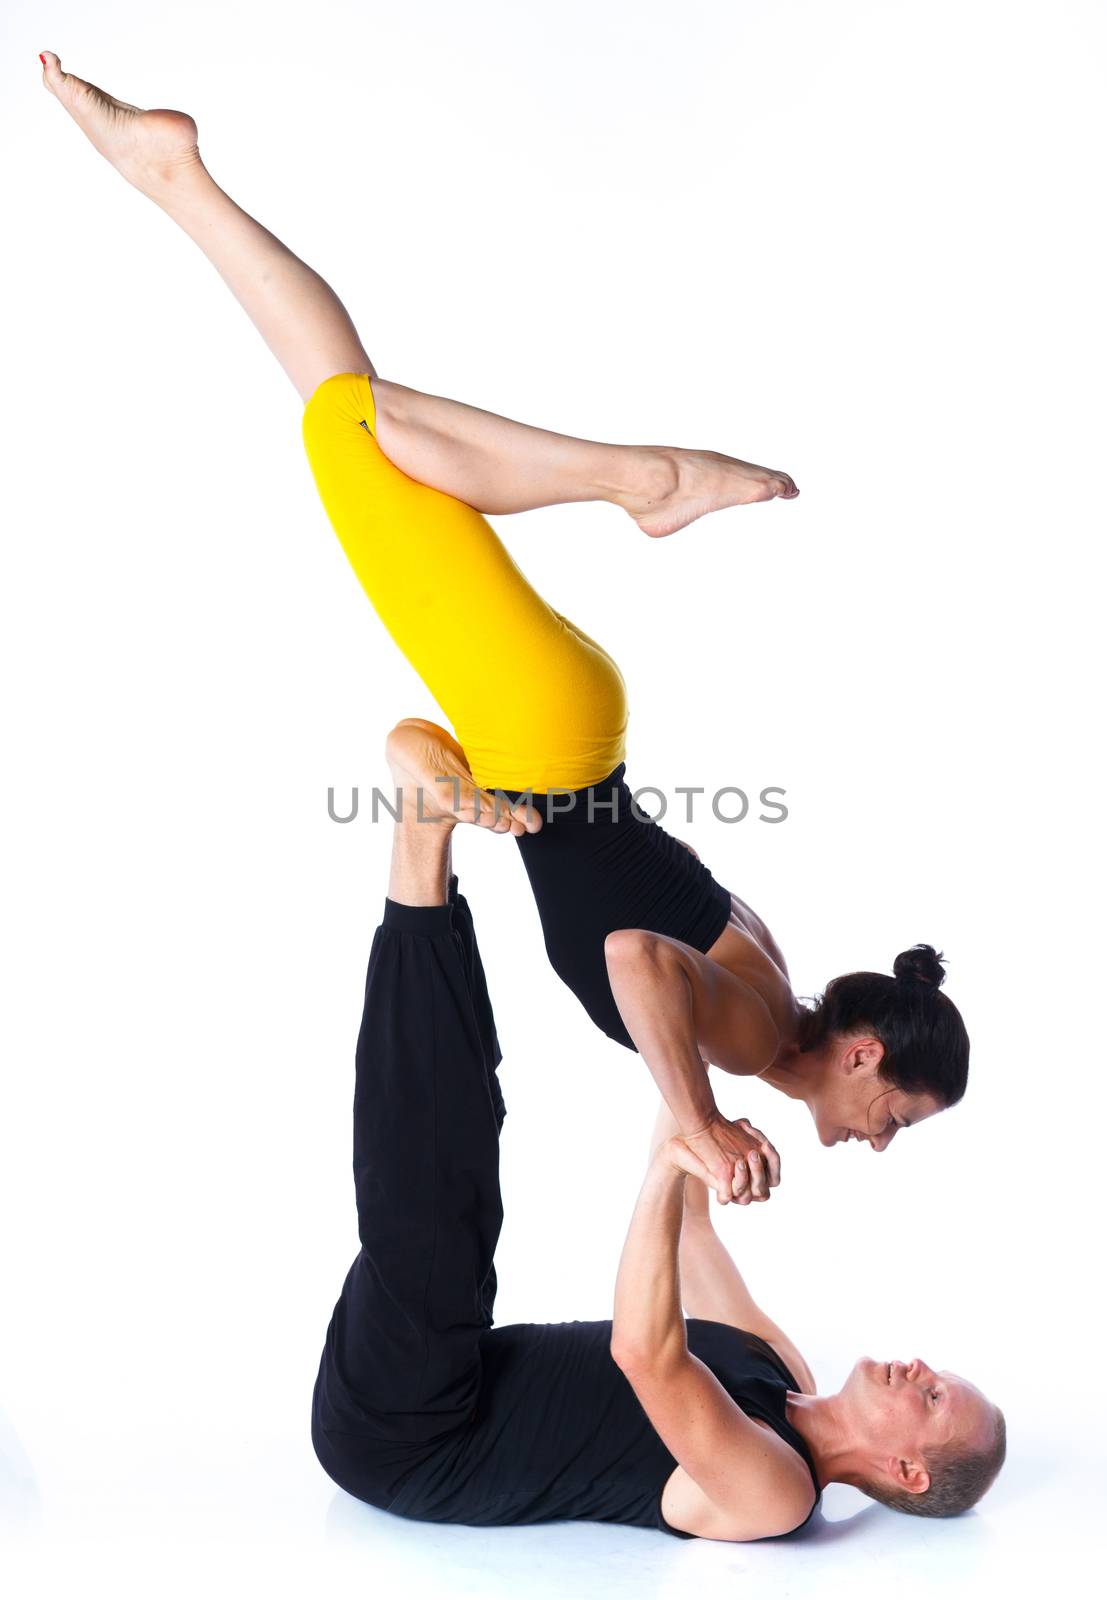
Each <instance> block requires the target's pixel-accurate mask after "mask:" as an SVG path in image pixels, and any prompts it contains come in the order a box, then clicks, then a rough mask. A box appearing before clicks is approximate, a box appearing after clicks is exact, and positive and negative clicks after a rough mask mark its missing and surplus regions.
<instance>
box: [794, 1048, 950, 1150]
mask: <svg viewBox="0 0 1107 1600" xmlns="http://www.w3.org/2000/svg"><path fill="white" fill-rule="evenodd" d="M883 1059H884V1046H883V1045H882V1044H881V1042H880V1040H879V1039H873V1038H866V1037H856V1038H850V1039H838V1040H835V1041H834V1042H833V1044H832V1046H831V1049H830V1052H829V1061H828V1064H827V1068H826V1071H825V1073H824V1074H823V1077H822V1079H821V1081H820V1082H819V1084H818V1087H817V1089H816V1091H815V1093H814V1094H813V1095H812V1097H811V1098H810V1100H809V1101H808V1107H809V1109H810V1111H811V1115H812V1116H813V1117H814V1119H815V1127H816V1128H817V1129H818V1134H819V1139H820V1141H821V1142H822V1143H823V1144H825V1145H832V1144H845V1143H846V1142H847V1141H848V1140H850V1139H857V1140H860V1141H861V1142H862V1143H864V1144H869V1145H871V1146H872V1148H873V1149H874V1150H887V1148H888V1146H889V1145H890V1144H891V1142H892V1140H893V1139H894V1138H895V1136H896V1134H897V1133H898V1132H899V1131H900V1129H901V1128H911V1127H914V1125H915V1124H916V1123H917V1122H924V1121H925V1120H926V1118H927V1117H933V1116H935V1115H936V1114H937V1113H938V1112H939V1111H943V1110H944V1109H945V1107H944V1106H942V1105H941V1104H940V1103H939V1101H938V1100H936V1099H935V1098H934V1096H933V1095H930V1094H908V1093H906V1091H905V1090H903V1089H897V1088H896V1087H895V1085H894V1084H891V1083H889V1082H888V1081H887V1080H886V1079H885V1078H882V1077H881V1076H880V1064H881V1062H882V1060H883Z"/></svg>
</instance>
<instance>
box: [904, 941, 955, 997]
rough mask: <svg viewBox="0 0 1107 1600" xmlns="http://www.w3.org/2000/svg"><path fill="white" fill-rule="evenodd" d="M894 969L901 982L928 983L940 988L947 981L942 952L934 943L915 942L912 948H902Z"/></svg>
mask: <svg viewBox="0 0 1107 1600" xmlns="http://www.w3.org/2000/svg"><path fill="white" fill-rule="evenodd" d="M892 971H893V972H894V973H895V975H896V977H897V978H898V979H899V980H900V982H901V983H928V984H930V986H931V988H934V989H940V988H941V986H942V984H943V983H944V982H945V977H946V974H945V968H944V966H943V962H942V953H941V951H940V950H935V948H934V946H933V945H932V944H915V945H912V946H911V948H910V950H901V951H900V953H899V955H898V956H897V957H896V959H895V961H894V962H893V963H892Z"/></svg>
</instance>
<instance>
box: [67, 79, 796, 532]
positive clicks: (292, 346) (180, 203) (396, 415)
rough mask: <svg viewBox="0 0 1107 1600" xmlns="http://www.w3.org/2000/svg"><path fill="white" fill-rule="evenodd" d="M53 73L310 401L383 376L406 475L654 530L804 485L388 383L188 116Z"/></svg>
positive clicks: (395, 446)
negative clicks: (593, 510) (237, 192)
mask: <svg viewBox="0 0 1107 1600" xmlns="http://www.w3.org/2000/svg"><path fill="white" fill-rule="evenodd" d="M43 77H44V82H45V85H46V87H47V89H49V90H50V92H51V93H52V94H53V95H54V96H55V97H56V98H57V99H58V100H59V101H60V102H61V104H62V105H63V106H64V107H65V109H66V110H67V111H68V112H69V114H70V116H72V117H73V119H74V121H75V122H76V123H77V124H78V126H79V127H81V129H82V130H83V131H84V133H85V134H86V135H87V137H88V138H89V139H90V140H91V142H92V144H93V145H94V146H95V148H96V149H97V150H98V151H99V152H100V154H101V155H102V156H104V157H105V158H106V159H107V160H108V161H110V162H111V163H112V165H113V166H114V167H115V168H116V169H117V170H118V171H119V172H120V173H121V175H122V176H123V177H124V178H126V180H127V181H128V183H130V184H132V185H133V186H134V187H135V188H136V189H138V190H139V191H140V192H141V193H142V194H145V195H146V196H147V197H148V198H149V199H151V200H153V201H154V203H155V204H156V205H157V206H159V207H160V208H161V210H163V211H164V212H165V213H166V215H167V216H169V217H171V218H172V219H173V221H174V222H176V223H177V224H178V225H179V226H180V227H181V228H183V229H184V231H185V233H187V234H188V236H189V238H190V239H192V240H193V241H194V242H195V243H196V244H197V245H199V247H200V249H201V250H202V251H203V252H204V254H205V255H206V256H207V258H208V260H209V261H210V262H211V263H212V265H213V266H214V267H215V269H216V271H217V272H218V273H219V275H220V276H221V277H222V279H223V281H224V282H225V283H226V285H227V287H228V288H229V289H230V290H231V293H232V294H233V295H234V296H235V298H236V299H237V300H238V302H239V304H240V305H241V306H242V308H243V310H244V311H245V312H246V314H247V316H249V318H250V320H251V321H252V322H253V323H254V326H255V327H256V328H257V330H258V332H259V333H260V334H261V336H262V338H263V339H264V340H265V342H266V344H268V346H269V348H270V349H271V350H272V352H273V354H274V355H275V356H276V358H277V360H278V361H279V362H280V364H281V366H282V367H283V368H284V370H285V372H286V373H287V374H288V376H289V378H290V379H291V380H292V383H293V384H294V385H295V388H296V390H297V392H298V393H299V395H300V398H301V399H302V400H304V401H305V402H306V401H307V400H308V399H309V397H310V396H311V395H312V393H313V392H314V391H315V389H316V388H317V387H318V385H319V384H320V383H322V382H323V381H324V379H326V378H328V377H331V376H333V375H334V374H336V373H342V372H348V373H364V374H366V375H367V376H368V377H371V378H373V379H374V380H375V387H374V394H375V399H376V407H377V412H378V422H377V428H378V433H377V437H378V441H379V443H380V447H381V449H382V451H383V452H384V454H385V455H386V456H388V458H389V459H390V460H391V461H393V462H394V463H395V464H396V465H397V466H398V467H399V468H400V469H401V471H403V472H405V473H407V474H408V476H409V477H412V478H416V479H418V481H419V482H421V483H425V484H429V485H430V486H431V487H432V488H435V489H440V490H442V492H443V493H445V494H449V495H453V496H454V497H455V498H457V499H459V500H463V501H465V502H466V503H467V504H468V505H472V506H475V507H476V509H477V510H479V511H484V512H487V513H490V514H491V513H506V512H513V511H525V510H529V509H531V508H533V507H536V506H547V505H556V504H559V503H561V502H563V501H571V500H609V501H611V502H612V504H614V505H618V506H621V507H622V508H623V510H625V511H626V512H627V513H628V514H629V515H630V516H632V517H633V518H634V519H635V520H636V521H637V522H638V525H639V526H640V527H641V528H642V529H643V531H644V532H647V533H650V534H653V535H661V534H666V533H671V532H674V531H675V529H676V528H677V527H683V526H684V525H685V523H687V522H691V521H692V520H694V518H695V517H699V516H702V515H703V514H704V513H705V512H707V511H714V510H718V509H720V508H721V507H722V506H730V505H742V504H746V503H748V502H750V501H754V500H771V499H773V498H774V497H776V496H783V497H788V498H790V497H791V496H793V495H794V494H795V493H796V492H797V491H796V487H795V484H794V483H793V482H792V480H791V478H789V477H788V475H787V474H786V473H782V472H776V471H772V470H770V469H769V468H766V467H758V466H755V465H754V464H753V463H751V462H747V461H740V460H736V459H735V458H733V457H730V456H723V455H719V454H717V453H716V452H714V451H695V450H683V449H677V448H674V447H669V446H654V445H645V446H639V445H619V444H603V443H599V442H597V441H596V440H592V439H577V438H574V437H572V436H570V435H567V434H562V433H554V432H551V431H550V430H549V429H546V428H534V427H530V426H529V425H528V424H526V423H521V422H515V421H513V420H511V419H510V418H508V417H501V416H498V415H496V414H495V413H494V412H490V411H483V410H481V409H479V408H478V407H476V406H467V405H464V404H462V403H461V402H460V401H457V400H448V399H445V398H443V397H441V396H438V395H428V394H423V393H421V392H420V391H419V390H417V389H408V388H406V387H405V386H404V385H403V384H397V383H389V382H387V381H385V380H383V379H377V377H376V373H375V372H374V369H373V365H372V363H371V362H370V360H369V357H368V355H367V354H366V352H365V348H364V346H363V345H362V343H361V340H360V338H359V336H358V333H357V329H356V328H355V327H354V325H353V322H352V320H351V318H350V315H349V313H348V312H347V310H346V308H345V306H344V305H343V304H342V302H341V301H340V300H339V298H338V296H337V295H336V294H335V293H334V291H333V289H331V287H330V286H329V285H328V284H327V283H326V282H325V281H324V280H323V279H322V278H321V277H320V276H319V274H318V273H316V272H315V271H313V270H312V268H311V267H309V266H308V265H307V264H306V263H305V262H303V261H301V260H300V258H299V257H298V256H295V255H293V253H292V251H291V250H289V249H288V248H287V247H286V246H285V245H284V244H282V242H281V241H280V240H279V239H278V238H276V237H275V235H273V234H272V233H270V232H269V230H268V229H267V228H264V227H263V226H262V225H261V223H260V222H258V221H256V220H255V219H254V218H253V217H251V216H250V215H249V214H248V213H247V212H245V211H243V210H242V209H241V207H240V206H238V205H237V204H236V203H235V201H233V200H232V199H231V197H230V196H229V195H228V194H227V193H226V192H225V191H224V190H223V189H221V188H220V187H219V185H218V184H217V183H216V182H215V180H214V178H213V177H212V176H211V174H210V173H209V172H208V170H207V168H206V167H205V165H204V163H203V161H202V159H201V157H200V150H199V145H198V143H197V140H198V134H197V129H196V124H195V122H194V121H193V120H192V118H191V117H190V116H188V115H187V113H184V112H179V111H164V110H156V111H143V110H141V109H140V108H139V107H137V106H132V105H130V104H128V103H127V102H125V101H119V100H115V99H113V98H112V97H111V96H110V95H107V94H105V92H104V91H103V90H101V89H98V88H97V87H96V86H95V85H94V84H90V83H87V82H86V81H85V80H83V79H81V78H77V77H75V76H74V75H73V74H72V73H67V72H63V71H62V68H61V62H60V61H59V59H58V57H57V56H56V55H55V54H54V53H53V52H52V51H46V52H45V53H44V55H43Z"/></svg>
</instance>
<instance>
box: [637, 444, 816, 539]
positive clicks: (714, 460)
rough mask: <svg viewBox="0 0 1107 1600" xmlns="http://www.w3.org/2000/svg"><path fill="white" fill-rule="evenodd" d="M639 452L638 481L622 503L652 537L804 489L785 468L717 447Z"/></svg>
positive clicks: (792, 496) (651, 448)
mask: <svg viewBox="0 0 1107 1600" xmlns="http://www.w3.org/2000/svg"><path fill="white" fill-rule="evenodd" d="M637 456H638V459H637V461H636V463H635V466H636V474H635V475H636V477H637V478H638V481H637V482H636V483H635V485H634V488H633V489H632V490H631V491H630V492H628V493H627V494H625V495H622V496H620V497H619V500H618V503H619V504H620V505H621V506H622V508H623V510H624V511H626V512H627V513H628V514H629V515H630V516H631V517H633V518H634V521H635V522H636V523H637V524H638V526H639V527H640V528H641V530H642V532H643V533H648V534H649V536H650V538H651V539H663V538H664V537H665V536H666V535H667V534H670V533H676V531H677V529H678V528H686V527H687V526H688V524H689V523H690V522H695V520H696V518H697V517H703V516H706V515H707V513H708V512H709V511H721V510H722V509H723V508H724V507H725V506H746V505H751V504H753V502H754V501H757V500H776V499H780V500H794V499H795V497H796V496H797V495H798V494H799V490H798V489H797V488H796V486H795V484H794V483H793V481H792V479H791V478H790V477H789V476H788V474H787V473H786V472H773V471H770V469H769V468H768V467H757V466H754V464H753V463H752V462H750V461H737V460H735V458H734V457H733V456H722V455H719V454H717V453H716V452H715V451H714V450H681V449H678V448H661V447H656V446H646V447H645V448H644V449H642V450H641V451H639V452H637Z"/></svg>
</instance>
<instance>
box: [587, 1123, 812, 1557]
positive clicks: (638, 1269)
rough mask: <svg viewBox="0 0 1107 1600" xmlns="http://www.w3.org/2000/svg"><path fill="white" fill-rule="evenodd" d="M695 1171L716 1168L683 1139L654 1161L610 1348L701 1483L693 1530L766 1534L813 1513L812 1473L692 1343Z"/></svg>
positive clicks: (633, 1229) (689, 1512)
mask: <svg viewBox="0 0 1107 1600" xmlns="http://www.w3.org/2000/svg"><path fill="white" fill-rule="evenodd" d="M751 1160H752V1161H753V1162H754V1164H755V1165H756V1164H758V1160H759V1158H758V1157H757V1156H753V1157H751ZM681 1168H683V1170H681ZM690 1172H691V1173H696V1174H697V1175H698V1177H699V1178H701V1179H702V1178H706V1176H707V1173H706V1170H705V1168H704V1167H703V1164H702V1162H700V1161H699V1159H698V1158H697V1157H696V1156H695V1155H693V1154H692V1152H691V1151H690V1150H689V1149H688V1147H687V1146H686V1145H685V1144H684V1143H683V1141H681V1140H679V1139H672V1140H669V1141H668V1142H667V1143H666V1144H665V1145H663V1146H662V1147H661V1149H660V1150H659V1151H658V1153H657V1155H656V1156H655V1158H654V1160H653V1161H652V1162H651V1163H650V1168H649V1171H648V1172H647V1174H646V1180H645V1182H644V1183H643V1185H642V1190H641V1193H640V1194H639V1197H638V1202H637V1205H636V1206H635V1209H634V1215H633V1217H632V1218H631V1223H630V1228H629V1231H628V1233H627V1238H626V1243H625V1245H624V1246H623V1254H622V1259H621V1261H620V1263H619V1275H618V1278H617V1280H616V1284H615V1314H614V1318H613V1322H612V1336H611V1353H612V1356H613V1358H614V1360H615V1361H616V1363H617V1364H618V1365H619V1367H620V1368H621V1369H622V1371H623V1372H624V1373H625V1375H626V1377H627V1380H628V1381H629V1383H630V1384H631V1386H632V1388H633V1389H634V1392H635V1394H636V1395H637V1396H638V1399H639V1401H640V1403H641V1405H642V1408H643V1410H644V1411H645V1413H646V1415H647V1416H648V1417H649V1419H650V1422H651V1423H652V1424H653V1426H654V1428H655V1429H656V1430H657V1432H658V1434H659V1435H660V1437H661V1439H662V1441H663V1443H664V1444H665V1446H666V1448H667V1449H668V1450H669V1451H670V1452H671V1453H672V1455H673V1456H674V1457H675V1458H676V1460H677V1462H678V1464H679V1466H680V1467H681V1469H682V1471H683V1473H684V1474H686V1476H687V1479H689V1480H691V1484H692V1485H694V1488H695V1491H697V1492H696V1493H694V1494H692V1495H691V1496H687V1495H685V1496H682V1502H683V1516H682V1526H683V1527H684V1528H685V1531H687V1532H690V1533H699V1534H701V1535H702V1536H704V1537H708V1538H716V1539H761V1538H764V1537H766V1536H767V1535H770V1534H777V1533H787V1532H788V1531H789V1530H790V1529H792V1528H794V1527H796V1526H798V1524H799V1523H801V1522H802V1521H803V1520H804V1518H805V1517H806V1516H807V1514H808V1512H809V1511H810V1509H811V1505H812V1502H813V1492H812V1487H811V1480H810V1477H809V1475H808V1472H807V1470H806V1468H805V1467H804V1464H803V1462H802V1461H801V1460H800V1458H799V1456H798V1455H797V1454H796V1452H795V1451H794V1450H792V1449H791V1448H790V1447H789V1446H788V1445H787V1444H785V1442H784V1440H783V1439H781V1438H780V1437H779V1436H778V1435H777V1434H775V1433H773V1432H771V1431H770V1430H768V1429H766V1428H762V1427H760V1426H759V1425H758V1424H757V1423H756V1422H754V1421H753V1420H752V1419H751V1418H750V1417H747V1416H746V1414H745V1413H744V1412H743V1411H742V1410H741V1408H740V1407H739V1406H737V1405H736V1404H735V1402H734V1401H733V1400H732V1399H731V1397H730V1395H729V1394H728V1393H727V1392H726V1390H725V1389H724V1388H723V1386H722V1384H721V1383H719V1381H718V1379H717V1378H716V1377H715V1375H714V1373H712V1372H711V1371H710V1369H709V1368H708V1367H707V1366H705V1365H704V1363H703V1362H702V1361H700V1360H698V1358H697V1357H696V1356H694V1355H692V1353H691V1351H690V1350H689V1349H688V1340H687V1336H686V1332H685V1326H684V1317H683V1315H682V1313H681V1299H680V1297H681V1281H680V1254H679V1252H680V1238H681V1227H682V1220H683V1213H684V1188H685V1182H686V1177H687V1174H688V1173H690Z"/></svg>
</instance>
